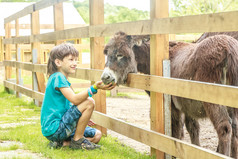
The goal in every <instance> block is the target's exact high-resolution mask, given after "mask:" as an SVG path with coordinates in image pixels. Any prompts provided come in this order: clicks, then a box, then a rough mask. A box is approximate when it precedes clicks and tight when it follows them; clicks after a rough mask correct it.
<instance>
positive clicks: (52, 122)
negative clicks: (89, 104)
mask: <svg viewBox="0 0 238 159" xmlns="http://www.w3.org/2000/svg"><path fill="white" fill-rule="evenodd" d="M70 85H71V84H70V83H69V81H68V80H67V79H66V77H65V76H64V75H63V74H62V73H61V72H56V73H54V74H52V75H51V76H50V77H49V79H48V82H47V86H46V90H45V96H44V100H43V104H42V108H41V131H42V134H43V135H44V136H50V135H52V134H54V133H55V132H56V130H57V129H58V128H59V124H60V121H61V119H62V116H63V115H64V113H65V112H66V111H67V110H68V109H69V108H70V107H71V105H72V104H71V103H70V101H69V100H68V99H66V98H65V97H64V95H63V94H62V93H61V91H60V90H59V89H58V90H57V88H62V87H70Z"/></svg>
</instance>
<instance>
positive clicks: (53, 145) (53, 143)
mask: <svg viewBox="0 0 238 159" xmlns="http://www.w3.org/2000/svg"><path fill="white" fill-rule="evenodd" d="M62 146H63V142H61V141H59V142H57V141H50V143H49V144H48V147H49V148H54V149H56V148H60V147H62Z"/></svg>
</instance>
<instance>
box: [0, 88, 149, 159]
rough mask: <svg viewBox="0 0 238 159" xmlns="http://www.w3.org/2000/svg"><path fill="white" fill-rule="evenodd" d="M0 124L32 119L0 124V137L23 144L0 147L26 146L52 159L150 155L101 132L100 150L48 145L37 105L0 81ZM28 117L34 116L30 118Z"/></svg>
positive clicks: (142, 158) (121, 158)
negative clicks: (7, 91) (5, 87)
mask: <svg viewBox="0 0 238 159" xmlns="http://www.w3.org/2000/svg"><path fill="white" fill-rule="evenodd" d="M0 101H1V102H0V124H3V123H12V124H14V123H21V122H25V121H28V122H30V121H34V123H32V124H28V125H22V126H17V127H15V128H9V127H8V128H0V140H12V141H19V142H21V143H23V146H21V147H19V146H18V145H12V146H9V147H7V148H4V147H0V151H8V150H16V149H18V148H22V149H27V150H30V151H32V152H36V153H41V154H42V155H43V156H44V157H46V158H55V159H66V158H67V159H71V158H72V159H73V158H85V159H112V158H115V159H149V158H152V157H150V156H148V155H146V154H141V153H139V152H136V151H135V150H134V149H132V148H130V147H128V146H125V145H124V144H121V143H120V142H118V139H117V138H114V137H111V136H107V137H106V136H103V137H102V139H101V141H100V143H99V144H100V145H102V148H101V150H93V151H86V150H71V149H69V148H61V149H50V148H48V147H47V144H48V143H49V141H48V140H47V139H46V138H45V137H44V136H43V135H42V134H41V126H40V120H39V117H40V107H37V106H35V105H34V104H33V103H32V102H31V101H32V100H29V98H26V97H22V98H20V99H19V98H16V97H15V95H13V94H7V93H6V92H4V91H3V86H2V85H0ZM29 118H34V119H35V120H33V119H29Z"/></svg>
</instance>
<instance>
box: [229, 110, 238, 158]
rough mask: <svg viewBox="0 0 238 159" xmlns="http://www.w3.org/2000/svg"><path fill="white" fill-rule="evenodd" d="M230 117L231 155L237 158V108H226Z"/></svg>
mask: <svg viewBox="0 0 238 159" xmlns="http://www.w3.org/2000/svg"><path fill="white" fill-rule="evenodd" d="M228 111H229V115H230V117H231V119H232V124H231V125H232V138H231V157H233V158H236V159H238V150H237V149H238V119H237V118H238V109H237V108H228Z"/></svg>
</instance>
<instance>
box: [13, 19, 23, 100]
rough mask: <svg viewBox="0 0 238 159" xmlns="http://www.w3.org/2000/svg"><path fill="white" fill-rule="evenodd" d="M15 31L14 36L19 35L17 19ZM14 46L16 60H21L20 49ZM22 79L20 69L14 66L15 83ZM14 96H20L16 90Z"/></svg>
mask: <svg viewBox="0 0 238 159" xmlns="http://www.w3.org/2000/svg"><path fill="white" fill-rule="evenodd" d="M15 32H16V35H15V36H16V37H18V36H19V20H18V19H17V20H15ZM15 48H16V61H21V49H20V48H19V49H18V44H16V46H15ZM21 80H22V79H21V69H19V68H18V67H16V84H20V83H21V82H20V81H21ZM16 97H21V94H20V93H19V92H17V91H16Z"/></svg>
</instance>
